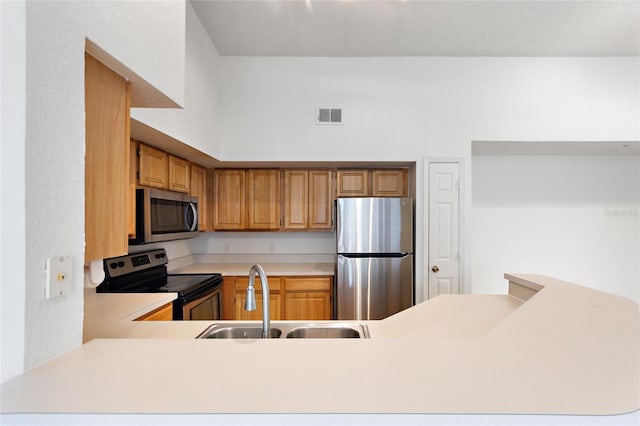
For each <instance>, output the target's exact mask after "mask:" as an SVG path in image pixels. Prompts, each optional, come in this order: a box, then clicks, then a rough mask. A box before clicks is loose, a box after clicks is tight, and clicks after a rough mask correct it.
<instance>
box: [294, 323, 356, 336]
mask: <svg viewBox="0 0 640 426" xmlns="http://www.w3.org/2000/svg"><path fill="white" fill-rule="evenodd" d="M359 329H360V330H359ZM286 337H287V338H303V339H304V338H313V339H317V338H321V339H322V338H324V339H345V338H351V339H353V338H356V339H358V338H361V337H366V336H365V335H364V330H362V326H349V325H344V324H338V325H309V326H304V325H303V326H300V327H295V328H294V329H293V330H291V331H289V332H287V334H286Z"/></svg>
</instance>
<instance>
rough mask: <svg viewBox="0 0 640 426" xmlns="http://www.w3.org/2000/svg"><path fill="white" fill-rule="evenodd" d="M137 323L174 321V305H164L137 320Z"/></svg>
mask: <svg viewBox="0 0 640 426" xmlns="http://www.w3.org/2000/svg"><path fill="white" fill-rule="evenodd" d="M135 320H136V321H172V320H173V303H167V304H166V305H162V306H160V307H159V308H157V309H154V310H153V311H151V312H149V313H146V314H144V315H142V316H141V317H140V318H136V319H135Z"/></svg>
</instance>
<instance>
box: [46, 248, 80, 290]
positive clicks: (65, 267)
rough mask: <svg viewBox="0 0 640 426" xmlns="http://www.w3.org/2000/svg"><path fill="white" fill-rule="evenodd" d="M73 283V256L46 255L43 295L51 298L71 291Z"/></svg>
mask: <svg viewBox="0 0 640 426" xmlns="http://www.w3.org/2000/svg"><path fill="white" fill-rule="evenodd" d="M72 283H73V258H72V257H71V256H56V257H48V258H47V263H46V265H45V297H46V298H47V299H51V298H54V297H58V296H64V295H65V294H69V293H70V292H71V287H72Z"/></svg>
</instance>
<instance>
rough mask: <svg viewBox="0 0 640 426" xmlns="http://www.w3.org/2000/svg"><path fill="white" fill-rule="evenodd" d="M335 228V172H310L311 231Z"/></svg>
mask: <svg viewBox="0 0 640 426" xmlns="http://www.w3.org/2000/svg"><path fill="white" fill-rule="evenodd" d="M332 228H333V172H331V170H310V171H309V229H332Z"/></svg>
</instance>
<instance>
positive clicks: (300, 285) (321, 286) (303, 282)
mask: <svg viewBox="0 0 640 426" xmlns="http://www.w3.org/2000/svg"><path fill="white" fill-rule="evenodd" d="M284 282H285V284H284V286H285V289H286V291H330V290H331V278H329V277H309V278H302V277H297V278H285V280H284Z"/></svg>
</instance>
